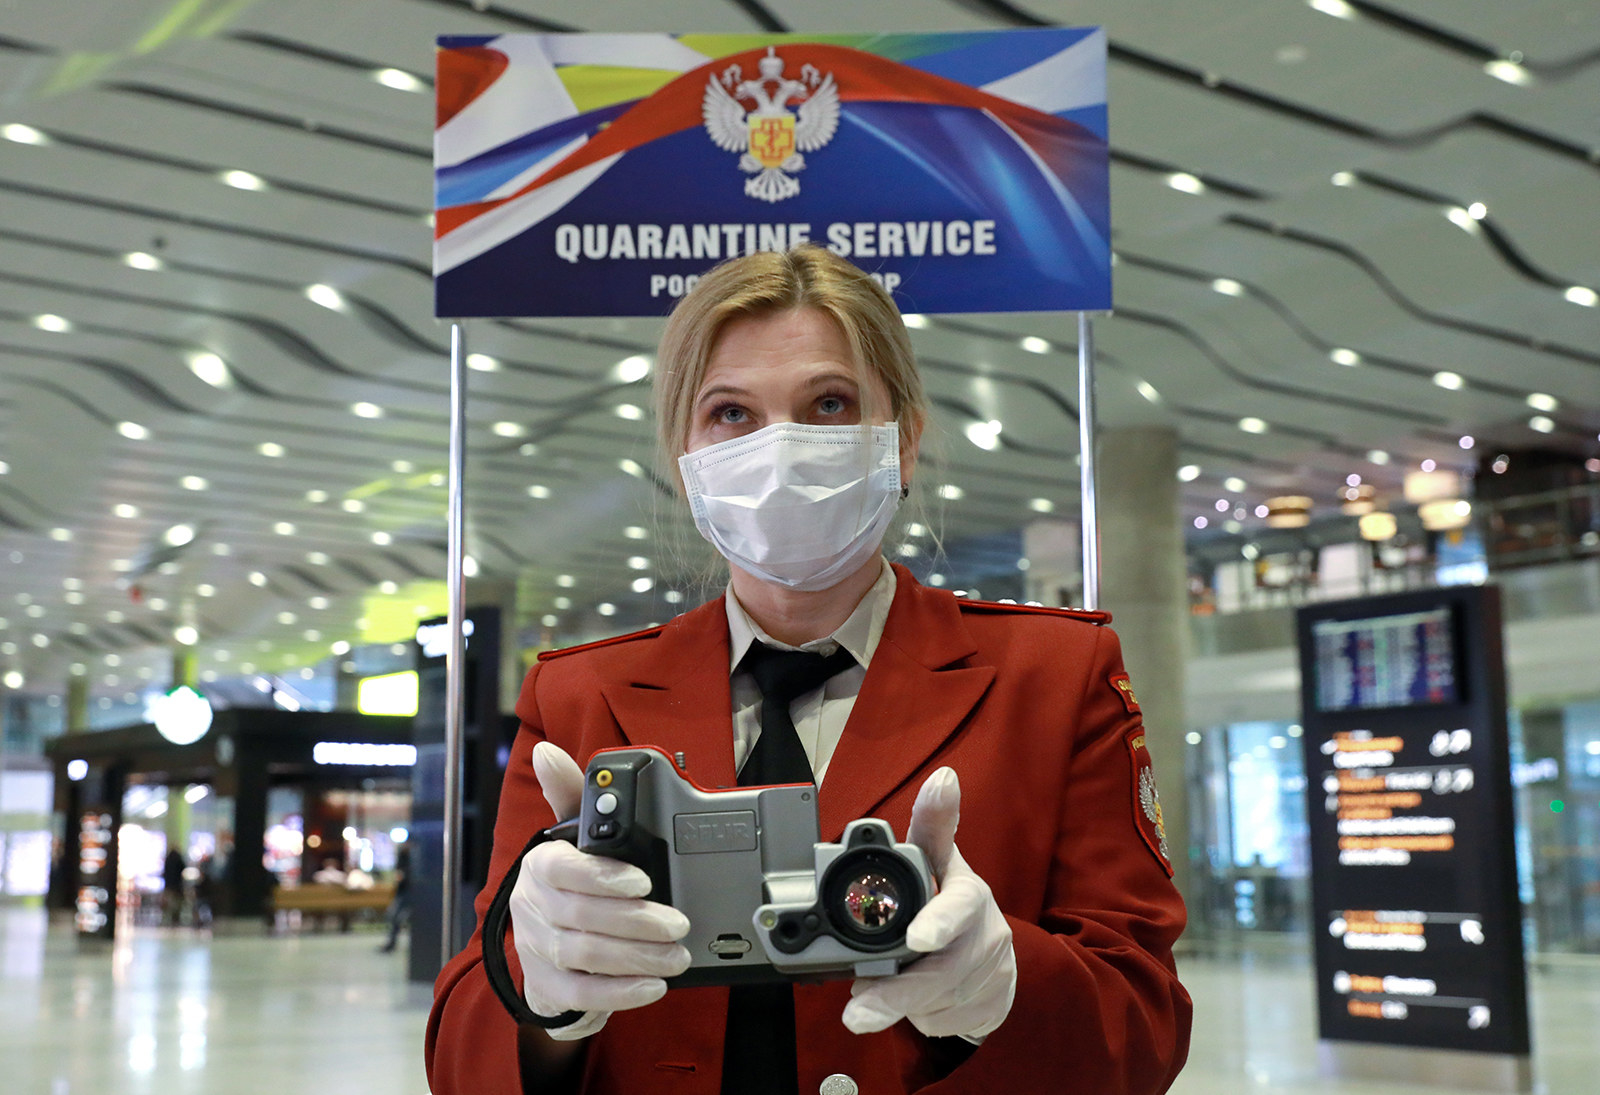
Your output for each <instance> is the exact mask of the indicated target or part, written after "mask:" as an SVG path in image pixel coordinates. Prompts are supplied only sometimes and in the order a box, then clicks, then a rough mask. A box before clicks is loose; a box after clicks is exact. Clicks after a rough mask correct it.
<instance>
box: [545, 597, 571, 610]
mask: <svg viewBox="0 0 1600 1095" xmlns="http://www.w3.org/2000/svg"><path fill="white" fill-rule="evenodd" d="M550 603H551V604H553V605H555V606H556V607H557V608H558V609H560V610H561V611H562V612H565V611H566V610H567V609H569V608H571V607H572V598H571V597H557V598H555V599H554V600H553V601H551V602H550Z"/></svg>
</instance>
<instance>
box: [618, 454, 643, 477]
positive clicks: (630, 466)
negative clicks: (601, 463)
mask: <svg viewBox="0 0 1600 1095" xmlns="http://www.w3.org/2000/svg"><path fill="white" fill-rule="evenodd" d="M617 467H619V468H621V469H622V470H623V471H625V472H627V473H628V474H629V475H631V476H633V477H634V478H635V479H643V478H644V465H643V464H640V463H639V462H638V461H637V460H631V459H629V458H628V457H626V456H624V457H623V458H622V459H621V460H618V461H617Z"/></svg>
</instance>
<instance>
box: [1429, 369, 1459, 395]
mask: <svg viewBox="0 0 1600 1095" xmlns="http://www.w3.org/2000/svg"><path fill="white" fill-rule="evenodd" d="M1433 382H1434V383H1435V384H1437V385H1438V386H1439V387H1441V388H1445V389H1447V390H1449V391H1452V392H1459V391H1460V390H1461V389H1462V388H1464V387H1466V384H1467V382H1466V381H1465V380H1463V379H1462V378H1461V374H1460V373H1452V372H1450V371H1449V370H1448V369H1444V370H1441V371H1439V372H1437V373H1434V374H1433Z"/></svg>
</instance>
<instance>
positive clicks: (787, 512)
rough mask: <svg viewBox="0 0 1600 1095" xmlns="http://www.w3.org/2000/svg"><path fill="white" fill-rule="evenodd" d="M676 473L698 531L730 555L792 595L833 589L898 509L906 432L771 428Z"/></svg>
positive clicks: (682, 461)
mask: <svg viewBox="0 0 1600 1095" xmlns="http://www.w3.org/2000/svg"><path fill="white" fill-rule="evenodd" d="M678 469H679V470H680V471H681V472H682V473H683V485H684V488H685V489H686V490H687V491H688V494H689V508H690V509H691V510H692V511H693V512H694V523H695V527H696V528H698V529H699V530H700V535H702V536H704V537H705V538H706V539H707V540H710V541H711V543H712V544H714V545H715V546H716V549H717V550H718V551H720V552H721V553H722V555H723V557H724V558H725V559H727V560H728V561H729V562H730V563H732V564H734V565H735V566H737V567H739V568H740V569H741V570H745V571H748V572H749V573H751V574H754V575H755V576H756V577H758V578H764V579H766V580H767V581H769V582H775V583H777V584H778V585H781V586H785V587H787V588H789V589H798V590H806V591H814V590H819V589H827V588H828V587H830V586H832V585H834V584H835V583H837V582H838V581H839V580H840V579H842V578H844V577H846V576H848V575H850V574H853V573H854V572H855V571H856V570H857V569H859V568H860V567H861V566H862V565H863V564H864V563H865V562H866V561H867V560H868V559H870V558H871V557H872V556H873V555H875V554H876V553H877V551H878V545H879V544H880V543H882V542H883V536H884V533H885V532H887V531H888V528H889V522H890V521H891V520H892V519H893V518H894V511H895V509H896V507H898V506H899V504H900V430H899V427H897V426H894V425H889V426H873V427H871V429H870V430H867V429H863V428H862V427H860V426H812V425H806V424H804V423H799V422H775V423H773V424H772V425H770V426H767V427H766V428H765V429H760V430H757V431H756V432H755V433H752V434H747V435H746V436H744V437H736V438H734V439H733V440H732V441H723V442H720V443H719V444H716V445H709V446H707V447H706V448H703V449H697V450H695V451H694V452H691V453H688V454H686V455H684V456H681V457H679V458H678Z"/></svg>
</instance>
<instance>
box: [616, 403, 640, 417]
mask: <svg viewBox="0 0 1600 1095" xmlns="http://www.w3.org/2000/svg"><path fill="white" fill-rule="evenodd" d="M611 411H612V413H613V414H615V415H616V416H617V417H618V418H621V419H624V420H626V421H628V422H637V421H639V419H641V418H643V417H644V412H643V411H642V410H640V409H639V408H638V407H636V406H634V405H633V404H632V403H618V404H617V405H616V406H615V407H613V408H611Z"/></svg>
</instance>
